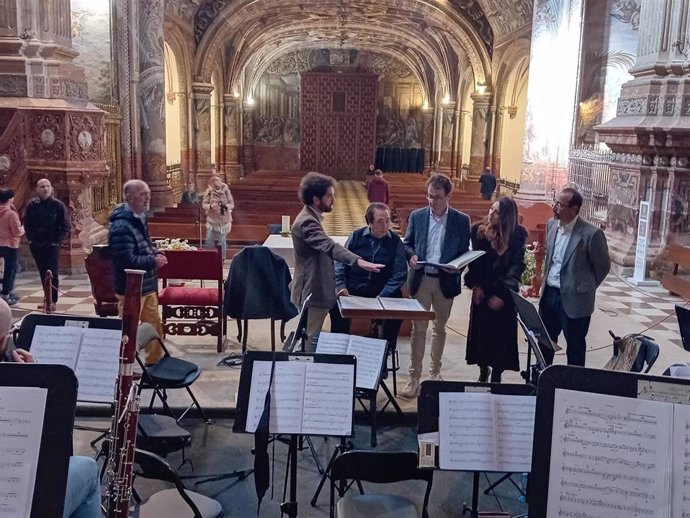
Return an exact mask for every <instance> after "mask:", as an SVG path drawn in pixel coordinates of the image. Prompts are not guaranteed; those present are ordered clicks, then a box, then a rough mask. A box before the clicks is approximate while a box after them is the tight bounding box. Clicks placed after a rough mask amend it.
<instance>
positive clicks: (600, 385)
mask: <svg viewBox="0 0 690 518" xmlns="http://www.w3.org/2000/svg"><path fill="white" fill-rule="evenodd" d="M559 389H560V390H563V391H564V392H562V393H559V392H557V391H559ZM578 393H582V396H584V398H590V397H591V396H597V398H598V397H600V396H603V399H602V401H603V403H604V405H605V410H604V411H600V407H601V406H603V405H602V404H601V402H599V403H596V404H597V405H598V406H594V405H593V404H592V402H591V401H587V400H586V399H585V400H583V401H580V400H578V399H577V398H578ZM564 397H568V398H569V399H570V401H569V402H568V401H565V403H564ZM609 397H610V399H609V400H608V401H607V400H606V398H609ZM622 398H630V399H632V400H646V402H650V401H651V402H653V405H655V406H657V405H661V404H664V405H671V404H677V406H678V407H683V408H685V405H688V404H690V379H684V378H672V377H665V376H663V377H662V376H650V375H648V374H642V373H631V372H619V371H610V370H602V369H587V368H585V367H575V366H567V365H553V366H551V367H549V368H547V369H546V370H545V371H544V372H542V374H541V376H540V378H539V386H538V390H537V410H536V415H535V432H534V445H535V447H534V448H533V450H532V467H533V469H532V472H531V480H530V485H529V487H528V494H529V516H530V518H547V517H550V516H557V515H561V514H559V511H558V510H555V509H554V510H550V509H549V492H550V490H552V489H553V490H554V491H557V492H558V491H560V492H561V495H560V496H565V498H564V500H568V498H569V497H570V496H569V495H575V496H576V497H577V495H578V486H577V483H575V484H573V482H572V481H568V480H566V479H565V476H564V473H571V474H573V473H575V474H578V475H579V474H581V473H582V471H581V470H582V469H583V468H582V466H586V468H584V469H585V470H586V472H584V474H585V476H587V482H586V484H587V486H588V487H589V488H590V493H589V495H590V496H588V498H586V499H585V498H583V499H581V501H577V502H576V503H575V505H576V506H577V511H576V512H577V513H578V515H579V514H581V515H582V516H585V515H589V514H590V512H589V511H590V510H589V506H590V505H592V504H596V505H597V506H598V508H597V511H599V512H598V513H595V514H609V515H611V516H613V515H614V514H615V515H616V516H632V515H633V511H629V512H626V511H625V510H623V511H621V510H618V511H616V510H615V509H616V507H615V503H612V501H611V500H612V499H613V498H616V497H617V495H623V501H624V505H626V506H634V505H636V501H635V500H631V499H633V498H638V497H639V496H640V495H645V494H648V491H650V489H649V481H651V482H654V481H657V480H659V479H661V478H662V477H659V478H657V477H655V475H656V474H659V471H658V470H661V472H663V474H664V475H665V474H666V473H669V474H671V475H670V477H672V476H673V475H674V474H675V473H677V472H675V471H674V469H673V468H672V467H671V466H668V467H667V466H665V465H664V464H663V463H662V453H663V451H662V450H663V449H664V448H670V446H669V444H668V440H669V439H670V440H671V444H674V442H673V438H672V436H671V434H670V433H669V435H666V434H665V433H664V432H668V430H666V429H663V428H660V429H658V430H656V429H655V431H654V433H655V437H653V438H652V437H650V434H647V433H646V432H647V431H648V430H645V429H644V428H637V426H640V425H642V424H649V423H650V422H653V420H654V419H653V417H654V416H653V415H651V413H649V412H646V411H645V410H643V409H642V408H639V409H638V408H637V407H634V408H635V409H634V410H633V411H632V413H631V412H630V411H629V410H628V409H626V408H621V407H622V406H623V405H622V404H621V403H622V401H623V399H622ZM557 401H558V405H556V402H557ZM646 402H645V403H646ZM625 406H627V405H625ZM648 408H649V407H647V409H648ZM558 414H560V418H558V419H557V415H558ZM648 414H649V415H648ZM674 419H675V418H674ZM671 422H673V420H671ZM582 423H586V425H584V426H582ZM669 424H670V423H669ZM629 425H630V426H633V427H634V428H633V430H632V432H633V433H630V431H631V430H630V429H628V426H629ZM671 426H672V427H673V428H675V430H674V433H676V432H678V431H680V430H679V429H680V428H682V433H683V435H682V436H681V438H682V437H683V436H685V438H684V439H683V443H684V446H683V448H684V449H685V452H684V451H682V449H679V450H675V449H674V450H672V451H669V453H668V454H667V456H668V458H669V460H670V462H671V463H675V462H681V463H685V462H686V461H687V458H688V457H690V447H688V441H689V438H688V432H687V426H688V425H683V426H675V425H673V424H671ZM645 436H646V437H647V438H646V439H645V438H641V437H645ZM564 438H565V439H566V440H563V439H564ZM554 441H555V442H554ZM600 442H601V443H603V444H602V445H599V444H598V443H600ZM609 443H612V445H611V447H610V448H607V450H608V451H606V454H604V455H602V456H600V455H599V453H598V450H597V449H596V448H597V447H601V446H603V447H605V448H606V447H607V446H609ZM537 445H538V447H537ZM583 445H586V448H583ZM657 447H659V449H658V450H654V451H651V450H652V449H655V448H657ZM566 449H569V450H571V451H570V452H567V451H566ZM552 451H556V452H559V454H560V458H559V457H556V459H552ZM578 456H582V457H584V458H583V459H578V458H577V457H578ZM565 459H567V462H565ZM645 462H650V464H647V465H645ZM658 463H659V464H658ZM614 465H616V466H618V467H617V468H616V469H617V470H618V471H614V469H613V468H612V467H611V466H614ZM652 465H653V467H652ZM638 466H639V467H638ZM657 466H659V467H658V468H657ZM552 468H553V472H552ZM654 470H657V471H656V472H655V471H654ZM642 475H643V477H642ZM626 477H636V478H634V479H633V480H635V482H634V483H635V485H636V486H637V487H636V490H635V491H634V492H632V494H626V493H624V492H616V491H612V492H608V491H607V490H608V489H610V488H611V486H619V485H621V484H622V482H620V481H621V480H624V479H625V478H626ZM552 478H553V480H551V479H552ZM674 483H675V482H674V481H673V480H670V483H669V486H670V487H673V485H674ZM564 487H565V488H573V489H568V494H566V495H564V494H563V491H564V490H563V489H562V488H564ZM556 496H559V495H557V494H556ZM665 497H668V498H669V500H670V495H664V494H657V493H651V494H648V496H647V497H645V500H646V501H648V502H649V503H650V505H654V506H655V508H661V507H662V506H663V505H664V504H665V503H666V502H665V501H664V500H663V498H665ZM618 498H620V496H618ZM685 498H687V496H685ZM555 500H556V501H560V498H555ZM668 503H669V504H670V501H669V502H668ZM686 503H687V500H686ZM686 509H687V508H686ZM671 512H672V510H671V511H670V512H669V515H670V516H675V517H680V516H681V515H682V514H687V513H678V512H676V513H673V514H671ZM565 513H569V511H565V510H564V514H562V516H566V515H567V514H565ZM635 514H636V515H637V516H642V515H643V514H648V513H645V512H643V511H640V512H637V513H635ZM570 515H571V516H574V514H572V513H570Z"/></svg>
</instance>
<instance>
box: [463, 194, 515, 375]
mask: <svg viewBox="0 0 690 518" xmlns="http://www.w3.org/2000/svg"><path fill="white" fill-rule="evenodd" d="M471 239H472V249H473V250H484V251H485V252H486V253H485V254H484V255H483V256H481V257H480V258H479V259H477V260H475V261H474V262H472V263H470V265H469V269H468V271H467V274H466V275H465V285H466V286H467V287H468V288H471V289H472V304H471V306H470V326H469V331H468V333H467V354H466V360H467V363H468V364H469V365H475V364H476V365H479V369H480V374H479V381H489V379H490V380H491V382H493V383H500V381H501V374H502V373H503V371H505V370H513V371H517V370H520V360H519V357H518V345H517V317H516V314H515V305H514V304H513V298H512V296H511V295H510V291H511V290H512V291H518V289H519V288H520V277H521V276H522V272H523V271H524V270H525V240H526V239H527V230H525V228H524V227H523V226H521V225H519V224H518V210H517V205H516V204H515V201H514V200H513V199H512V198H508V197H507V196H502V197H501V198H499V199H498V200H496V201H495V202H494V204H493V205H492V206H491V209H490V210H489V216H488V217H487V218H486V219H485V220H484V221H482V222H480V223H475V224H474V225H472V231H471Z"/></svg>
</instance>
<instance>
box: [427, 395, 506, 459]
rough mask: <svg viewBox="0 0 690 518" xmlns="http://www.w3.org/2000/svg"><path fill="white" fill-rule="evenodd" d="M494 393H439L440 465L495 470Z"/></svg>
mask: <svg viewBox="0 0 690 518" xmlns="http://www.w3.org/2000/svg"><path fill="white" fill-rule="evenodd" d="M491 396H492V394H488V393H485V394H482V393H475V392H469V393H468V392H441V393H440V394H439V404H438V413H439V441H440V448H439V467H440V468H441V469H451V470H453V469H454V470H463V471H494V469H491V468H489V467H493V466H495V465H496V455H497V452H496V443H495V437H494V436H495V433H494V430H495V418H494V401H493V399H492V397H491Z"/></svg>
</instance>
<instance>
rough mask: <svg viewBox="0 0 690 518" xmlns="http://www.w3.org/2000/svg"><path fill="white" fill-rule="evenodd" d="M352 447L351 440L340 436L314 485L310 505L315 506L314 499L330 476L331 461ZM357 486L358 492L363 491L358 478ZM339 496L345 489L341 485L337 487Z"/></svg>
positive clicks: (316, 498) (317, 496)
mask: <svg viewBox="0 0 690 518" xmlns="http://www.w3.org/2000/svg"><path fill="white" fill-rule="evenodd" d="M352 448H353V445H352V443H351V442H349V441H346V440H345V437H341V438H340V442H339V443H338V444H337V445H336V447H335V449H334V450H333V453H332V454H331V458H330V459H329V460H328V464H327V465H326V470H325V471H324V472H323V476H322V477H321V480H320V481H319V485H318V486H317V487H316V491H315V492H314V496H313V497H312V498H311V502H310V503H311V505H312V507H314V506H316V501H317V500H318V498H319V494H320V493H321V490H322V489H323V486H324V484H325V483H326V480H328V479H329V478H330V477H331V467H332V466H333V462H335V459H336V458H337V457H338V455H340V454H342V453H345V452H346V451H350V450H351V449H352ZM357 486H358V487H359V491H360V493H362V494H363V493H364V489H363V488H362V483H361V482H360V481H359V480H358V481H357ZM339 491H340V493H341V496H342V494H343V492H344V491H345V488H344V487H341V488H340V489H339Z"/></svg>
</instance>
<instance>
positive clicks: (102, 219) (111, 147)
mask: <svg viewBox="0 0 690 518" xmlns="http://www.w3.org/2000/svg"><path fill="white" fill-rule="evenodd" d="M95 104H96V106H98V107H99V108H100V109H101V110H103V111H105V112H106V116H105V161H106V164H107V166H108V170H109V171H110V174H109V175H108V176H107V177H106V178H105V179H104V180H103V183H102V184H101V185H99V186H98V187H92V188H91V202H92V205H93V207H92V210H93V218H94V219H95V220H96V221H97V222H98V223H101V224H106V222H107V221H108V216H109V215H110V211H111V210H112V208H113V207H114V206H115V205H117V204H118V203H120V201H122V148H121V146H120V121H121V118H120V110H119V107H118V106H116V105H112V104H101V103H95Z"/></svg>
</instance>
